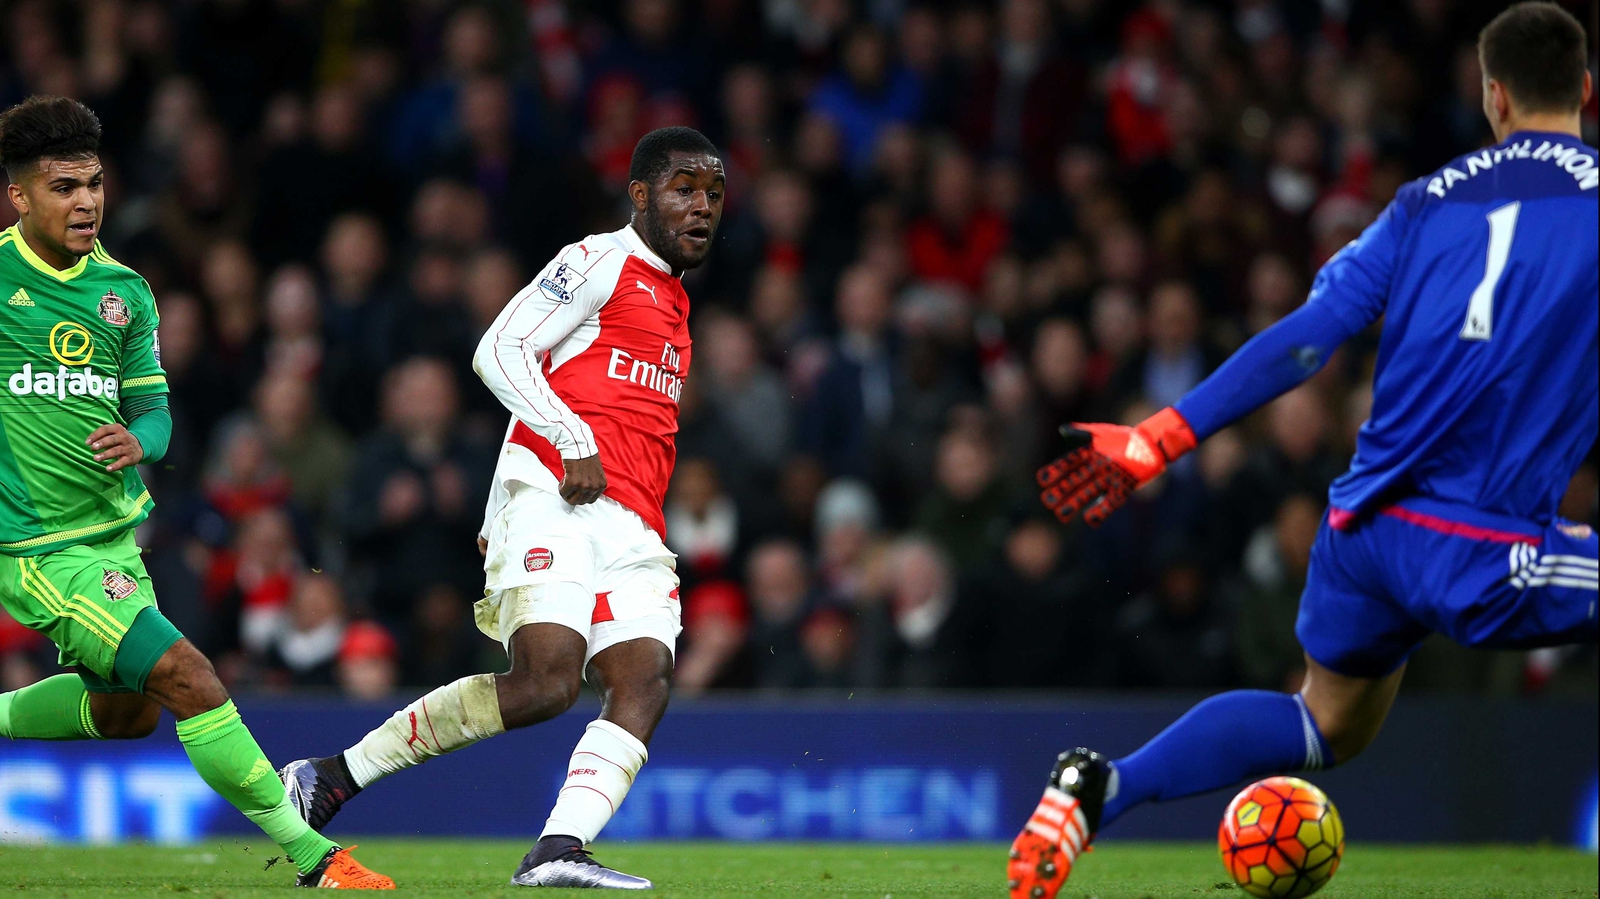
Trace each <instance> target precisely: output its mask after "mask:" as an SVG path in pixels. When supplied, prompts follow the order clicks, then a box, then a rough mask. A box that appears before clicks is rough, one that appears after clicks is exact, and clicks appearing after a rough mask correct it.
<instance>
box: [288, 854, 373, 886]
mask: <svg viewBox="0 0 1600 899" xmlns="http://www.w3.org/2000/svg"><path fill="white" fill-rule="evenodd" d="M355 848H356V847H354V846H351V847H350V848H349V849H341V848H339V847H337V846H335V847H334V848H333V849H331V850H329V852H328V854H327V855H324V856H323V857H322V862H321V863H320V864H318V865H317V866H316V867H315V868H313V869H311V870H310V871H308V872H307V873H305V874H301V875H300V879H299V880H298V881H296V882H295V885H296V886H303V887H319V888H321V889H324V890H392V889H394V881H393V880H391V879H390V878H388V877H385V876H384V875H382V874H379V873H378V872H376V871H372V870H369V869H368V868H367V866H366V865H363V864H362V863H360V862H358V861H356V860H355V857H354V856H352V855H351V854H350V852H351V851H352V850H354V849H355Z"/></svg>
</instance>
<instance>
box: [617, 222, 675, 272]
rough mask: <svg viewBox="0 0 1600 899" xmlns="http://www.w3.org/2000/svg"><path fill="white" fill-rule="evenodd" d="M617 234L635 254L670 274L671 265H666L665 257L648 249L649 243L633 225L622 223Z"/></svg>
mask: <svg viewBox="0 0 1600 899" xmlns="http://www.w3.org/2000/svg"><path fill="white" fill-rule="evenodd" d="M617 235H618V239H620V240H621V241H622V243H623V245H624V246H626V247H627V248H628V249H629V250H630V251H631V252H632V253H633V254H634V255H635V256H638V257H639V258H640V259H643V260H644V261H645V262H647V263H649V264H650V265H652V266H654V267H656V268H658V269H660V270H662V271H664V272H666V273H667V274H669V275H670V274H672V266H670V265H668V264H667V261H666V260H665V259H662V258H661V257H660V256H657V255H656V251H655V250H652V249H650V245H649V244H647V243H645V242H644V238H643V237H641V236H639V232H637V231H635V230H633V225H631V224H629V225H623V226H622V230H621V231H618V232H617Z"/></svg>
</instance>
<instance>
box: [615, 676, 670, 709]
mask: <svg viewBox="0 0 1600 899" xmlns="http://www.w3.org/2000/svg"><path fill="white" fill-rule="evenodd" d="M606 694H607V695H606V697H605V698H606V700H608V701H609V702H622V703H626V704H630V705H636V706H643V707H648V708H654V707H656V706H660V707H663V708H664V707H665V706H666V704H667V701H668V700H669V699H670V698H671V696H672V672H671V670H670V669H668V670H666V671H647V672H639V673H637V674H634V675H633V676H631V677H624V678H618V679H617V683H615V684H609V685H608V686H607V689H606Z"/></svg>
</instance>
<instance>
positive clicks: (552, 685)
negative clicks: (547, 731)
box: [499, 669, 582, 730]
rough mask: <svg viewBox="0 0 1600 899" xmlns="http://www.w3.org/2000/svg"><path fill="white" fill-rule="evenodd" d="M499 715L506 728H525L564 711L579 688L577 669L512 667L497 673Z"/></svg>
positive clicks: (573, 702) (574, 702)
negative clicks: (499, 681) (498, 677)
mask: <svg viewBox="0 0 1600 899" xmlns="http://www.w3.org/2000/svg"><path fill="white" fill-rule="evenodd" d="M500 678H501V686H502V689H501V690H500V691H499V692H500V718H501V721H502V723H503V724H504V725H505V727H506V729H507V730H513V729H515V728H518V727H528V726H530V725H534V724H538V723H539V722H541V721H548V720H550V719H551V718H554V717H556V716H557V715H559V714H561V713H562V712H565V711H566V710H567V709H570V708H572V707H573V705H574V704H576V703H577V701H578V692H579V690H580V689H581V688H582V684H581V683H580V680H579V677H578V674H577V672H568V671H563V670H558V669H547V670H543V671H530V670H526V669H525V670H521V671H517V670H513V671H511V672H509V673H507V674H502V675H500Z"/></svg>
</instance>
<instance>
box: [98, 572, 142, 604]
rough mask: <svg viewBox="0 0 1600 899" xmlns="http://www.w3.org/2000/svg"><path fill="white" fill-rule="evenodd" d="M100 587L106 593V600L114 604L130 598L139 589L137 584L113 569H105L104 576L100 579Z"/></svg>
mask: <svg viewBox="0 0 1600 899" xmlns="http://www.w3.org/2000/svg"><path fill="white" fill-rule="evenodd" d="M100 586H101V588H102V589H104V590H105V591H106V599H107V600H108V601H110V602H116V601H117V600H119V599H127V598H128V597H130V596H132V595H133V592H134V591H135V590H138V589H139V582H138V581H136V580H134V579H133V578H131V577H128V576H127V575H126V574H123V573H122V572H120V571H117V570H116V569H114V568H107V569H106V576H105V577H103V578H101V579H100Z"/></svg>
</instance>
